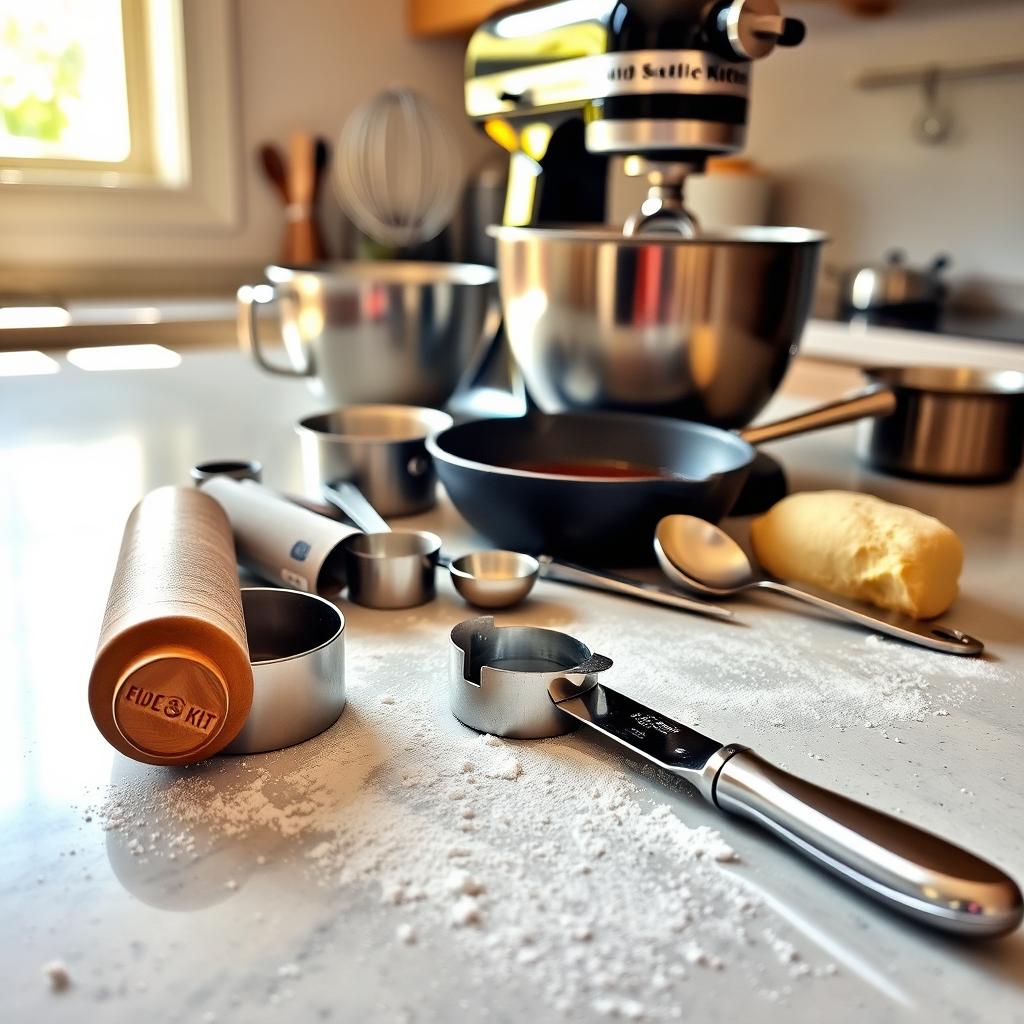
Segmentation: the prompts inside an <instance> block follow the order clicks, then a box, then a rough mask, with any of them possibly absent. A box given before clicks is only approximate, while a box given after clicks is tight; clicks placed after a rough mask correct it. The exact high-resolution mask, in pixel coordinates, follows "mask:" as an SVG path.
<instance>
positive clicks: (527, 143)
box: [466, 0, 804, 237]
mask: <svg viewBox="0 0 1024 1024" xmlns="http://www.w3.org/2000/svg"><path fill="white" fill-rule="evenodd" d="M803 37H804V26H803V23H802V22H800V21H798V20H796V19H793V18H786V17H783V15H782V14H781V12H780V10H779V8H778V6H777V4H776V3H775V0H711V2H709V0H629V2H615V0H562V2H559V3H553V4H548V5H545V6H541V7H533V8H530V9H525V10H524V9H513V10H509V11H504V12H501V13H499V14H497V15H495V16H494V17H492V18H491V19H489V20H488V21H486V22H484V24H483V25H481V26H480V27H479V28H478V29H477V31H476V32H475V33H474V34H473V36H472V38H471V39H470V42H469V46H468V49H467V53H466V111H467V113H468V114H469V116H470V118H472V119H473V120H474V121H476V122H478V123H479V124H480V125H481V126H482V127H483V129H484V131H485V132H486V133H487V134H488V135H489V136H490V137H491V138H492V139H493V140H494V141H495V142H497V143H498V144H499V145H501V146H502V147H504V148H505V149H506V150H508V152H509V153H510V154H511V157H510V172H509V186H508V194H507V201H506V205H505V214H504V223H505V224H507V225H518V226H525V225H537V224H545V223H553V222H560V223H567V222H587V221H590V222H601V221H603V220H604V219H605V198H606V178H607V162H608V158H609V157H612V156H622V157H626V158H627V159H626V167H625V170H626V173H627V174H632V175H642V176H645V177H646V178H647V180H648V183H649V186H650V190H649V193H648V196H647V199H646V200H645V202H644V203H643V206H642V208H641V210H639V211H637V212H636V213H635V214H633V215H632V216H631V217H630V218H629V219H628V220H627V222H626V224H625V226H624V233H625V234H627V235H633V234H641V233H646V232H648V231H651V232H658V233H660V232H664V231H667V232H669V233H674V234H677V235H681V236H683V237H689V236H692V235H694V234H695V232H696V225H695V221H694V219H693V217H692V216H691V215H690V214H689V213H688V212H687V211H686V208H685V205H684V201H683V191H684V184H685V180H686V176H687V175H688V174H690V173H693V172H694V171H700V170H702V169H703V167H704V163H705V161H706V160H707V158H708V157H709V156H712V155H716V154H722V153H733V152H736V151H738V150H740V149H742V147H743V145H744V141H745V136H746V123H747V108H748V95H749V90H750V78H751V66H752V63H753V62H754V61H755V60H760V59H762V58H764V57H767V56H768V55H769V54H770V53H772V51H773V50H774V49H775V47H776V46H796V45H797V44H798V43H800V42H801V41H802V40H803Z"/></svg>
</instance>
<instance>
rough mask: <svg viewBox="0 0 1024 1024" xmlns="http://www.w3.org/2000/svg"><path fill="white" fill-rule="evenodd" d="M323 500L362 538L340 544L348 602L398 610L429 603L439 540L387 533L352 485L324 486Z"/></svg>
mask: <svg viewBox="0 0 1024 1024" xmlns="http://www.w3.org/2000/svg"><path fill="white" fill-rule="evenodd" d="M323 495H324V497H325V498H326V499H327V500H328V501H329V502H330V503H331V504H332V505H334V506H335V507H337V508H339V509H341V511H342V512H344V513H345V515H347V516H348V517H349V519H351V520H352V522H354V523H355V524H356V526H358V527H359V529H360V530H364V531H366V532H365V533H355V534H353V535H352V536H351V537H347V538H346V539H345V540H344V541H343V543H342V550H343V552H344V555H345V578H346V579H347V581H348V596H349V600H351V601H354V602H355V603H356V604H361V605H364V606H365V607H367V608H382V609H398V608H411V607H413V606H415V605H419V604H426V602H427V601H433V600H434V597H435V594H436V589H435V584H434V571H435V569H436V568H437V559H438V556H439V555H440V552H441V538H440V537H438V536H437V534H436V533H428V532H427V531H425V530H392V529H391V527H390V526H388V524H387V523H386V522H385V521H384V520H383V519H382V518H381V517H380V516H379V515H378V514H377V511H376V509H374V507H373V506H372V505H371V504H370V503H369V502H368V501H367V500H366V499H365V498H364V497H363V495H362V494H361V492H360V491H359V488H358V487H355V486H354V485H353V484H350V483H344V482H338V483H335V484H330V485H325V486H324V488H323Z"/></svg>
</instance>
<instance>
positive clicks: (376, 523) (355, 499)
mask: <svg viewBox="0 0 1024 1024" xmlns="http://www.w3.org/2000/svg"><path fill="white" fill-rule="evenodd" d="M322 493H323V496H324V500H325V501H328V502H330V503H331V504H332V505H333V506H334V507H335V508H336V509H338V510H339V511H341V512H344V513H345V515H347V516H348V517H349V519H351V520H352V522H353V523H355V524H356V526H358V527H359V529H360V530H362V531H363V533H390V532H391V527H390V526H388V524H387V523H386V522H385V521H384V519H383V517H382V516H381V515H380V513H379V512H378V511H377V510H376V509H375V508H374V507H373V506H372V505H371V504H370V503H369V502H368V501H367V500H366V498H365V496H364V495H363V492H362V491H361V490H359V488H358V487H356V485H355V484H350V483H349V482H348V481H347V480H334V481H333V482H331V483H329V484H324V485H323V488H322Z"/></svg>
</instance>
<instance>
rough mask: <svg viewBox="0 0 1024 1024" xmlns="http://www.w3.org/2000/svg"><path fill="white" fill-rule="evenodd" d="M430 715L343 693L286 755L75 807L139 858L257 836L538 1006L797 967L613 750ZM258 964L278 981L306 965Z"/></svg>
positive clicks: (429, 705)
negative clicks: (485, 729)
mask: <svg viewBox="0 0 1024 1024" xmlns="http://www.w3.org/2000/svg"><path fill="white" fill-rule="evenodd" d="M388 716H391V719H390V722H389V721H388ZM437 720H438V708H437V702H436V699H434V698H433V697H428V698H426V699H423V698H421V697H419V696H418V695H417V696H414V695H413V694H410V695H409V696H402V697H395V698H394V703H393V704H391V703H387V704H382V703H381V702H379V701H377V700H374V701H363V702H360V717H359V718H358V719H357V718H356V716H352V720H351V722H346V719H345V718H343V719H342V721H341V723H339V725H338V726H337V727H336V728H335V729H333V730H331V731H329V732H328V733H326V734H324V735H323V736H321V737H319V738H318V739H316V740H314V741H311V742H310V743H308V744H305V745H303V746H302V747H299V748H294V749H293V750H292V751H283V752H279V753H277V754H270V755H266V756H264V757H258V758H257V757H249V758H245V759H231V760H222V761H220V762H218V761H213V762H209V763H208V764H207V765H206V766H205V767H204V766H197V767H196V768H195V769H193V770H191V771H188V772H186V773H185V774H181V775H178V776H176V777H168V776H167V775H166V774H161V773H159V772H146V770H143V772H144V773H145V774H143V775H142V776H141V777H135V778H133V779H132V780H131V781H125V782H123V783H121V784H117V785H114V786H112V788H111V791H110V794H109V796H108V798H107V800H106V802H105V804H104V805H103V806H102V807H99V808H93V809H90V810H91V812H92V813H93V814H96V815H97V817H98V818H99V820H100V821H101V822H102V823H103V826H104V827H105V828H107V829H108V830H111V831H113V832H114V833H115V836H114V837H112V838H113V839H114V840H115V841H116V840H119V841H121V842H122V843H123V845H124V847H125V849H126V850H127V851H129V856H135V857H139V858H140V859H142V860H143V861H146V860H149V859H156V858H160V857H167V858H169V857H171V856H172V855H173V856H174V857H177V858H178V859H185V860H186V861H187V860H188V859H189V858H191V859H192V860H196V859H201V858H203V857H204V855H205V854H206V853H208V852H210V851H213V850H216V849H217V848H218V847H219V846H221V845H224V844H231V843H236V844H237V843H238V841H240V840H245V841H246V843H245V844H244V845H243V849H250V848H251V849H252V850H253V856H252V858H251V859H252V862H253V863H256V860H257V858H256V855H255V851H256V850H257V849H263V850H265V849H267V848H268V846H272V847H273V849H274V855H273V857H272V858H271V859H272V860H273V861H279V860H280V861H288V862H289V864H288V870H293V871H301V872H305V873H306V875H307V877H308V878H309V879H310V880H311V881H312V882H313V883H314V884H316V885H318V886H323V887H325V888H332V889H339V888H341V889H351V890H355V891H358V892H362V893H368V894H370V897H371V899H376V900H377V901H379V904H380V911H379V913H380V914H382V915H385V917H390V919H391V922H390V929H391V932H390V933H391V936H392V941H393V943H394V944H395V946H396V948H398V947H403V946H408V947H423V948H424V949H425V950H429V949H430V947H432V946H435V947H436V946H437V945H440V944H444V945H445V946H452V945H454V947H455V948H456V949H459V948H462V953H463V955H464V963H465V965H466V966H465V967H464V968H463V970H469V971H473V972H476V974H475V977H477V979H478V980H479V982H480V983H481V984H486V982H487V979H488V978H490V979H493V978H507V977H509V973H510V971H511V972H512V978H513V979H515V983H517V984H518V983H520V982H521V983H524V984H529V985H530V987H531V989H532V990H533V991H534V992H536V993H537V994H538V995H539V996H540V997H541V998H543V1000H544V1004H545V1005H546V1006H548V1007H551V1008H552V1009H553V1011H555V1012H556V1013H564V1014H569V1013H570V1012H575V1011H574V1010H573V1008H574V1007H580V1006H584V1007H588V1008H589V1013H590V1014H591V1015H597V1016H601V1017H608V1018H611V1019H625V1020H640V1019H643V1020H650V1021H669V1020H673V1019H676V1018H677V1017H678V1016H679V1007H680V1005H682V1001H683V1000H684V998H685V988H686V986H687V985H688V984H692V979H693V975H694V972H708V978H709V979H710V978H711V977H713V976H715V975H717V974H718V973H719V972H722V971H725V970H728V968H729V967H730V965H732V966H733V970H734V973H735V975H736V978H735V981H734V982H733V983H744V984H746V985H747V986H748V987H749V988H750V989H751V991H756V990H757V989H758V987H759V986H762V985H764V984H765V983H766V982H769V981H770V983H771V984H772V985H773V986H774V988H775V989H776V990H779V989H781V990H783V991H786V990H787V986H789V985H792V984H797V981H796V980H795V979H796V978H797V977H799V976H800V975H802V974H803V973H806V972H811V971H812V968H811V967H810V966H805V965H804V962H803V960H800V961H796V960H794V961H793V962H792V963H790V962H786V963H785V964H781V962H780V959H779V957H778V955H777V949H776V947H775V945H774V941H775V940H774V939H772V940H768V939H766V938H765V937H764V936H765V934H766V929H770V928H771V927H772V926H775V927H779V922H778V919H777V918H776V917H775V916H774V913H773V912H772V911H771V910H769V909H768V908H767V906H766V905H765V904H764V903H763V901H762V900H761V899H760V897H758V896H757V895H756V894H754V892H753V891H752V890H751V889H750V888H749V887H748V886H747V885H746V883H745V882H744V880H743V868H742V865H739V864H738V863H737V860H738V858H737V857H736V854H735V853H734V852H733V850H732V849H731V848H730V847H729V846H728V844H727V843H726V842H725V841H724V840H723V838H722V836H721V834H720V833H719V832H718V831H716V830H714V829H711V828H707V827H704V826H701V827H696V828H691V827H689V826H687V825H686V824H685V823H684V822H683V821H682V820H681V819H680V818H679V816H678V815H677V814H676V812H675V811H674V810H673V809H672V808H671V807H669V806H667V805H666V804H657V803H655V805H654V806H653V807H652V806H651V798H650V797H649V796H646V797H645V796H644V794H642V793H640V792H639V791H638V790H637V789H636V787H635V786H634V785H633V784H632V783H631V782H630V781H629V779H628V778H627V776H626V775H625V774H624V773H623V772H622V771H621V770H619V767H618V762H617V761H616V760H615V759H614V758H612V757H610V756H609V755H608V754H606V753H604V752H602V751H600V750H599V749H595V748H594V747H593V746H589V747H588V744H587V743H586V742H585V741H583V740H581V739H580V738H579V737H578V736H577V737H565V738H560V739H555V740H547V741H540V742H537V741H534V742H532V743H529V742H516V741H505V740H501V739H497V738H495V737H493V736H478V735H476V734H473V733H470V732H469V731H468V730H465V729H463V728H461V727H459V726H457V725H456V724H455V723H454V721H452V722H451V723H447V722H446V723H445V724H444V726H442V727H438V725H437ZM389 727H390V729H391V733H390V737H389V738H390V739H391V741H393V743H394V746H393V747H388V748H384V747H382V746H381V739H380V738H381V736H382V735H384V734H385V730H387V729H388V728H389ZM260 856H261V857H262V856H263V855H262V854H261V855H260ZM199 867H201V865H197V868H199ZM185 870H187V867H186V868H185ZM235 877H240V878H243V880H244V877H245V875H244V873H243V872H241V871H238V870H236V871H235ZM771 934H772V935H774V932H772V933H771ZM282 952H283V953H286V951H282ZM751 961H753V965H752V963H751ZM275 969H276V972H277V976H278V978H281V979H288V980H290V981H293V982H295V983H296V984H298V983H300V982H301V980H302V979H301V976H304V975H305V974H307V973H308V970H309V967H308V965H307V964H304V965H303V968H302V969H301V970H300V969H299V967H298V966H297V965H296V964H295V963H292V962H289V963H283V964H281V965H280V966H279V967H277V968H275ZM832 969H833V968H832V965H830V964H828V963H826V962H824V961H823V962H822V963H820V964H819V965H818V966H817V967H816V968H814V969H813V974H814V976H815V977H819V978H823V977H825V975H826V974H827V973H829V971H830V970H832ZM773 972H774V973H773ZM741 978H742V979H744V980H743V982H740V979H741ZM776 994H777V993H776Z"/></svg>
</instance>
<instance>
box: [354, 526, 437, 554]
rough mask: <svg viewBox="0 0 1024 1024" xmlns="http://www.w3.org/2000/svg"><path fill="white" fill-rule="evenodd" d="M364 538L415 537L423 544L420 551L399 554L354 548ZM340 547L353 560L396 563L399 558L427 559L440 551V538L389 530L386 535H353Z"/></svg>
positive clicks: (429, 534)
mask: <svg viewBox="0 0 1024 1024" xmlns="http://www.w3.org/2000/svg"><path fill="white" fill-rule="evenodd" d="M366 537H416V538H417V539H419V540H421V541H423V542H424V544H425V548H424V549H423V550H421V551H403V552H400V553H399V554H395V553H393V552H387V551H360V550H358V548H357V547H356V544H358V543H359V542H360V541H362V540H363V539H364V538H366ZM341 543H342V546H343V547H344V548H345V550H346V551H347V552H348V554H349V555H351V556H352V557H353V558H364V559H366V560H367V561H396V560H397V559H399V558H416V559H420V558H429V557H431V556H432V555H434V554H436V553H437V552H439V551H440V550H441V544H442V541H441V538H440V537H439V536H438V535H437V534H436V533H431V532H430V531H429V530H391V531H389V532H388V533H353V534H352V536H350V537H346V538H345V539H344V540H343V541H342V542H341Z"/></svg>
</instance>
